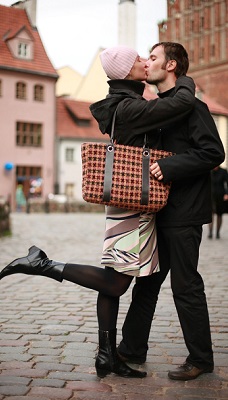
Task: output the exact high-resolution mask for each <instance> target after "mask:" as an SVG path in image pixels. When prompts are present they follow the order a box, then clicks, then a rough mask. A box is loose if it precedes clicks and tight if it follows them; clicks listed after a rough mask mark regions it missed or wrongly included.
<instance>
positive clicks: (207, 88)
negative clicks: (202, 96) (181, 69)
mask: <svg viewBox="0 0 228 400" xmlns="http://www.w3.org/2000/svg"><path fill="white" fill-rule="evenodd" d="M167 12H168V15H167V19H166V20H164V21H161V22H160V23H159V25H158V27H159V41H171V42H173V41H174V42H179V43H181V44H183V46H184V47H185V48H186V50H187V52H188V54H189V60H190V68H189V73H190V74H191V76H192V77H193V78H194V79H196V80H197V84H198V85H199V86H200V87H201V89H202V90H203V91H204V92H205V93H207V95H208V96H210V97H212V98H213V99H215V100H216V101H217V102H218V103H220V104H221V105H223V106H224V107H228V1H227V0H167ZM224 89H225V90H224Z"/></svg>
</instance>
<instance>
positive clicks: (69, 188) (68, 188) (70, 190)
mask: <svg viewBox="0 0 228 400" xmlns="http://www.w3.org/2000/svg"><path fill="white" fill-rule="evenodd" d="M65 194H66V196H67V197H70V198H73V197H74V184H73V183H66V185H65Z"/></svg>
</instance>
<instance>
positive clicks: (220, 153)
mask: <svg viewBox="0 0 228 400" xmlns="http://www.w3.org/2000/svg"><path fill="white" fill-rule="evenodd" d="M188 66H189V61H188V55H187V52H186V50H185V49H184V48H183V46H182V45H180V44H179V43H169V42H163V43H158V44H156V45H154V46H153V47H152V52H151V54H150V59H149V60H148V62H147V82H148V83H151V84H156V85H157V87H158V90H159V97H162V98H164V97H167V96H173V95H174V85H175V81H176V79H177V77H178V76H180V75H185V74H186V73H187V70H188ZM160 134H161V142H162V148H163V149H165V150H169V151H172V152H174V153H175V155H174V156H173V157H169V158H166V159H162V160H159V161H158V162H157V163H155V164H153V165H152V167H151V173H152V174H153V175H154V176H155V177H156V178H157V179H159V180H161V179H163V180H164V182H168V181H172V188H171V192H170V196H169V200H168V204H167V206H166V207H165V208H164V209H163V210H162V211H160V212H159V213H158V214H157V220H156V221H157V234H158V249H159V260H160V268H161V271H160V272H159V273H157V274H153V275H151V276H150V277H147V278H137V280H136V284H135V286H134V288H133V296H132V303H131V305H130V308H129V311H128V314H127V316H126V319H125V322H124V325H123V329H122V333H123V339H122V341H121V343H120V345H119V349H118V351H119V354H120V355H121V356H122V357H123V358H124V359H125V360H127V361H129V362H138V363H143V362H144V361H145V360H146V354H147V349H148V344H147V342H148V337H149V333H150V327H151V322H152V319H153V315H154V311H155V307H156V303H157V298H158V294H159V291H160V287H161V285H162V283H163V281H164V280H165V278H166V276H167V274H168V272H169V270H170V275H171V287H172V291H173V297H174V302H175V306H176V309H177V313H178V316H179V320H180V324H181V328H182V331H183V336H184V340H185V343H186V347H187V349H188V352H189V355H188V356H187V358H186V361H185V363H184V364H183V365H182V366H180V367H178V368H177V369H176V370H174V371H169V373H168V376H169V378H170V379H176V380H189V379H195V378H197V377H198V376H199V375H200V374H203V373H206V372H212V371H213V368H214V362H213V351H212V344H211V334H210V324H209V316H208V309H207V302H206V297H205V293H204V283H203V280H202V277H201V276H200V274H199V273H198V272H197V264H198V258H199V246H200V242H201V238H202V225H203V224H207V223H209V222H210V221H211V204H210V201H209V200H208V199H210V197H211V195H210V193H211V188H210V170H212V169H213V168H214V167H215V166H216V165H219V164H221V162H223V160H224V157H225V156H224V149H223V145H222V143H221V140H220V138H219V135H218V132H217V129H216V126H215V123H214V121H213V118H212V117H211V115H210V113H209V110H208V107H207V106H206V104H204V103H203V102H201V101H200V100H198V99H197V100H196V104H195V107H194V109H193V111H192V112H191V113H190V114H189V115H188V116H187V117H186V118H185V119H183V120H181V121H180V122H178V123H176V124H175V125H170V126H167V127H166V128H163V129H160ZM142 327H143V328H142Z"/></svg>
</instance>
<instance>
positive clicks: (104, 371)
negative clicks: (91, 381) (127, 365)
mask: <svg viewBox="0 0 228 400" xmlns="http://www.w3.org/2000/svg"><path fill="white" fill-rule="evenodd" d="M96 371H97V376H98V377H99V378H105V377H106V376H107V375H110V374H111V371H110V370H109V369H102V368H96Z"/></svg>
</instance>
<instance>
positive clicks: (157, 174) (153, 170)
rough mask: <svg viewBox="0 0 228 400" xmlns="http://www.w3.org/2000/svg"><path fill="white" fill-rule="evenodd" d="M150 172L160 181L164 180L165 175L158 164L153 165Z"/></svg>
mask: <svg viewBox="0 0 228 400" xmlns="http://www.w3.org/2000/svg"><path fill="white" fill-rule="evenodd" d="M150 172H151V174H152V175H153V176H154V177H155V178H156V179H157V180H158V181H161V180H162V179H163V174H162V172H161V169H160V167H159V165H158V163H157V162H155V163H153V164H152V165H151V167H150Z"/></svg>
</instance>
